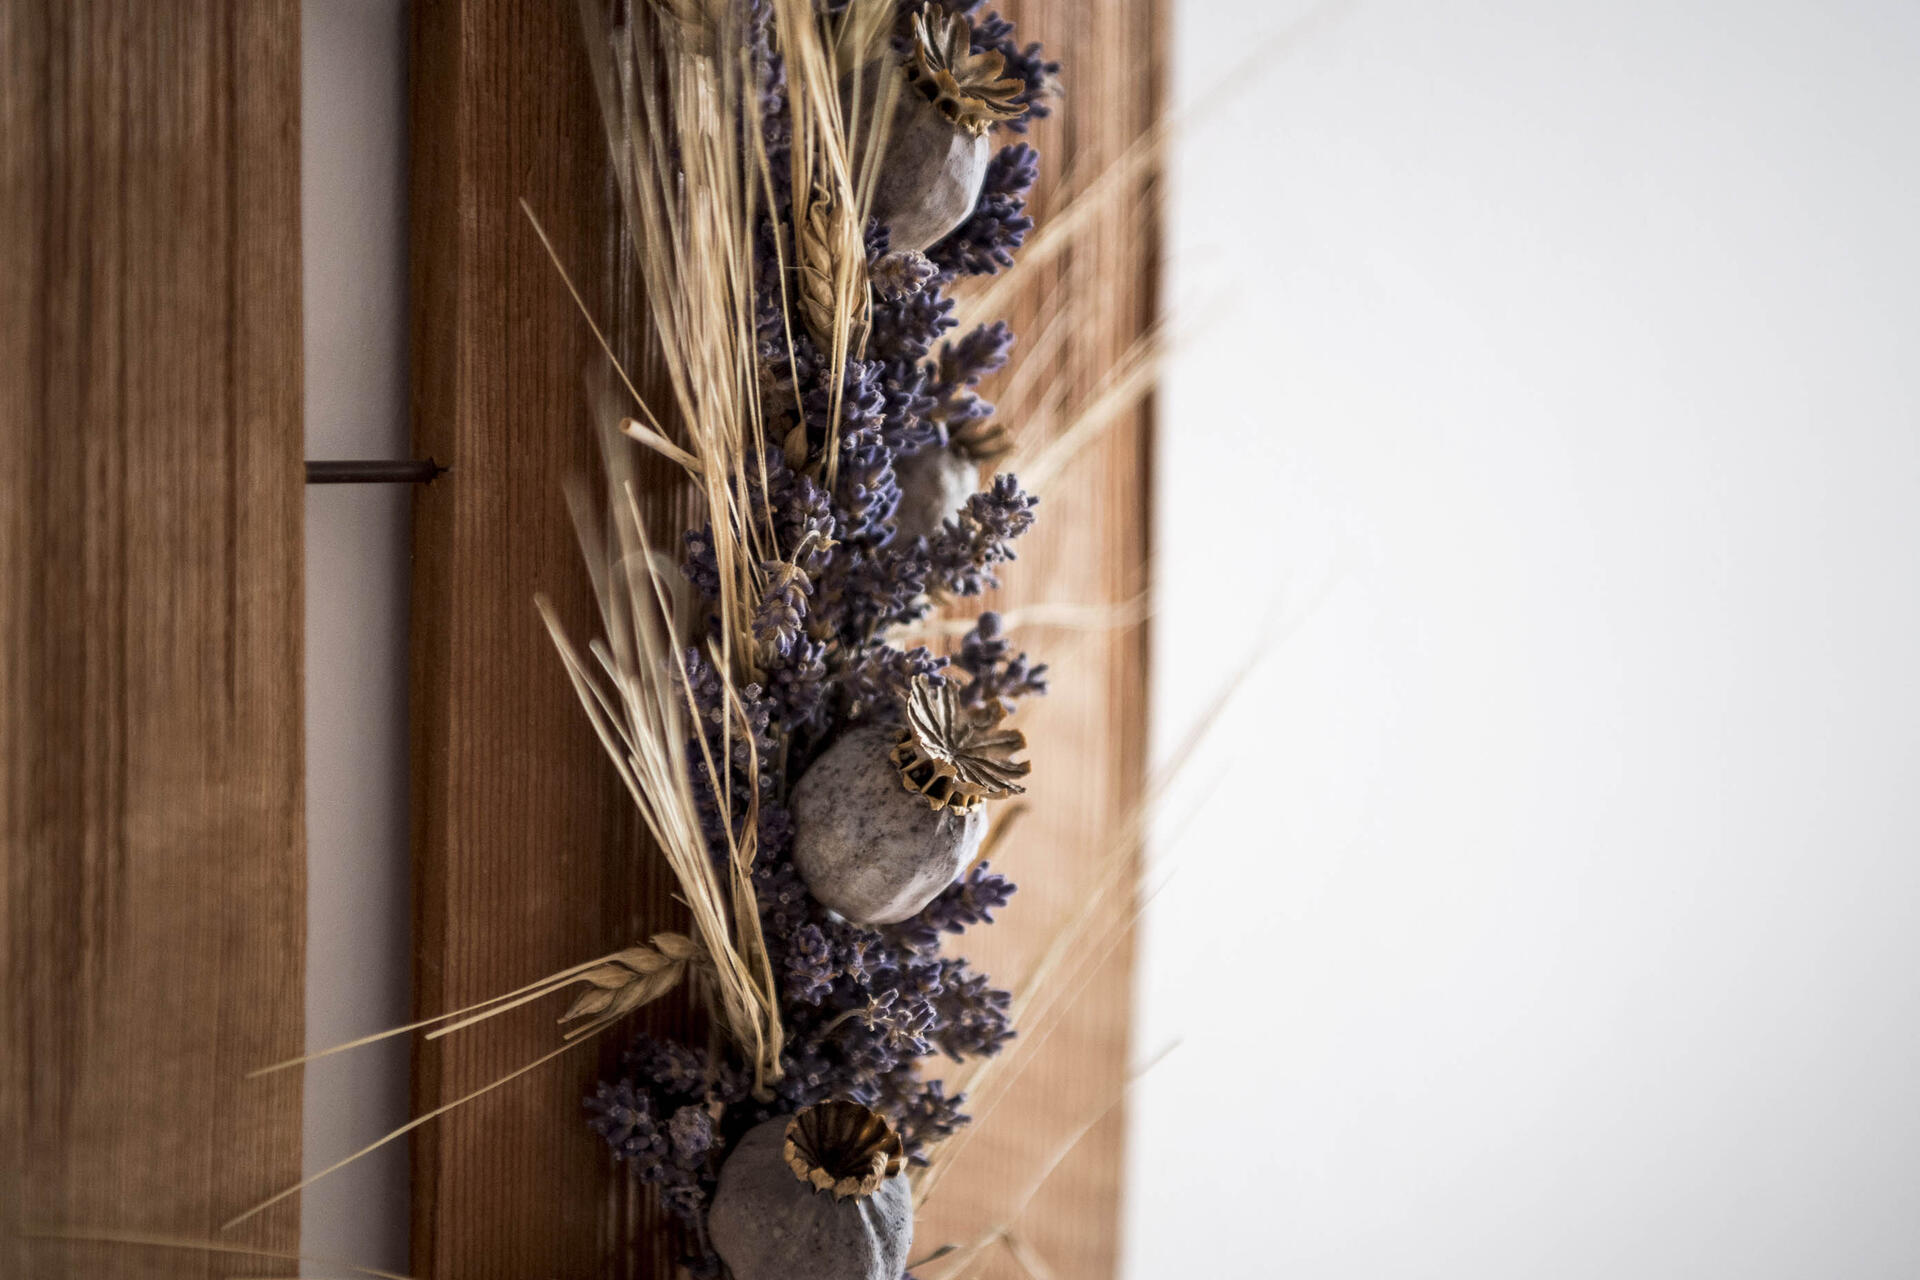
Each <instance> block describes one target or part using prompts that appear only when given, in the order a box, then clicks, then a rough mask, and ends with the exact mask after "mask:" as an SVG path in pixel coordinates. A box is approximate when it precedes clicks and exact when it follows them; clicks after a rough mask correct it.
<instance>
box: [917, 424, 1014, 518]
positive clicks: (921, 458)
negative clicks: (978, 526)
mask: <svg viewBox="0 0 1920 1280" xmlns="http://www.w3.org/2000/svg"><path fill="white" fill-rule="evenodd" d="M1012 449H1013V441H1012V438H1011V437H1010V436H1009V434H1008V432H1007V429H1006V428H1005V427H1004V426H1002V425H1000V424H999V423H997V422H994V421H992V420H991V419H976V420H975V421H972V422H969V423H967V424H965V425H964V426H962V427H960V428H959V429H958V430H956V431H955V432H954V433H953V436H952V438H951V439H950V440H949V441H948V443H947V446H946V447H945V448H932V449H923V450H921V451H920V452H919V453H916V454H914V455H913V456H912V457H910V458H897V459H895V460H894V464H893V476H894V482H895V483H896V484H898V485H899V486H900V502H899V504H898V505H897V506H895V507H894V510H893V528H894V538H895V539H896V540H897V541H899V542H909V541H911V540H913V539H914V538H930V537H932V536H933V535H934V533H935V532H937V531H938V530H939V528H940V526H941V525H942V524H944V523H946V521H948V520H950V519H952V518H953V517H955V516H957V515H959V514H960V509H961V508H962V507H964V506H966V505H967V499H968V498H971V497H972V496H973V495H974V494H975V493H978V492H979V490H980V468H981V467H982V466H984V465H986V464H987V463H990V462H994V461H996V460H998V459H1000V458H1003V457H1005V456H1006V455H1007V454H1008V453H1009V452H1011V451H1012Z"/></svg>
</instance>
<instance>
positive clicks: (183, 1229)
mask: <svg viewBox="0 0 1920 1280" xmlns="http://www.w3.org/2000/svg"><path fill="white" fill-rule="evenodd" d="M298 127H299V13H298V7H297V5H296V4H295V3H294V0H261V2H259V3H252V4H246V5H228V4H221V3H213V2H207V3H190V2H187V0H180V2H177V3H164V4H162V3H150V2H148V0H72V2H70V3H59V4H45V3H33V2H32V0H7V2H6V3H4V4H0V140H3V149H0V163H4V165H5V169H6V184H5V194H4V196H3V197H0V200H4V211H5V212H4V224H3V225H4V230H0V618H4V642H3V643H0V744H3V745H0V775H4V791H0V833H4V854H3V855H0V856H4V862H5V875H4V880H0V885H4V888H0V893H3V894H4V898H3V899H0V956H4V960H3V961H0V963H4V966H5V981H4V990H5V992H6V1022H5V1031H4V1033H0V1040H3V1041H4V1043H0V1057H4V1060H5V1069H6V1076H5V1078H4V1083H3V1085H0V1123H3V1124H4V1129H3V1130H0V1144H4V1145H3V1146H0V1273H4V1274H6V1275H8V1276H19V1277H40V1276H69V1275H103V1274H112V1275H116V1276H168V1277H171V1276H204V1275H231V1274H243V1275H244V1274H254V1275H259V1274H278V1273H281V1272H283V1271H286V1270H288V1269H289V1268H288V1266H287V1264H281V1263H275V1262H271V1261H267V1260H262V1259H249V1258H239V1257H231V1256H227V1257H222V1256H213V1255H207V1254H198V1253H191V1252H163V1251H158V1250H151V1249H130V1248H126V1247H123V1246H106V1245H84V1246H80V1245H71V1244H62V1243H52V1242H46V1241H35V1240H28V1239H24V1238H23V1237H22V1235H21V1232H22V1231H23V1229H27V1228H47V1227H114V1228H121V1229H138V1230H145V1231H154V1232H165V1233H168V1234H172V1235H176V1236H185V1237H199V1238H202V1239H211V1238H213V1236H214V1235H215V1233H216V1229H217V1226H218V1224H219V1223H220V1222H221V1221H223V1220H224V1219H225V1218H226V1217H228V1216H229V1215H231V1214H233V1213H235V1212H237V1211H238V1210H239V1209H241V1208H243V1207H245V1206H246V1205H248V1204H249V1203H251V1202H252V1201H254V1200H255V1199H257V1198H259V1197H260V1196H262V1195H263V1194H264V1193H266V1192H268V1191H271V1190H275V1189H277V1188H278V1187H280V1186H284V1185H286V1184H288V1183H291V1182H292V1181H294V1180H295V1179H296V1178H298V1176H299V1172H300V1092H299V1082H298V1080H297V1078H294V1077H292V1076H282V1077H279V1078H276V1079H273V1080H268V1081H260V1082H253V1083H246V1082H243V1081H242V1079H241V1076H242V1074H243V1073H244V1072H245V1071H246V1070H247V1069H248V1068H251V1067H254V1066H257V1065H259V1064H260V1063H262V1062H267V1061H272V1060H274V1059H276V1058H279V1057H284V1056H287V1055H289V1054H291V1053H295V1052H298V1051H299V1047H300V1043H301V1027H302V1002H303V985H302V951H303V946H302V944H303V938H304V919H305V888H304V886H305V865H304V857H305V851H304V847H303V840H302V828H301V813H302V785H301V734H300V723H301V669H300V654H301V644H300V628H301V590H300V565H301V555H300V520H301V489H300V485H301V472H300V456H301V438H300V401H301V384H300V367H301V365H300V294H299V285H300V245H299V189H298V184H299V150H298V146H299V138H298ZM297 1236H298V1210H297V1207H296V1206H295V1205H294V1204H292V1203H288V1204H285V1205H282V1206H280V1207H278V1208H277V1209H275V1210H274V1211H273V1212H271V1213H269V1214H267V1215H264V1216H263V1217H262V1218H260V1219H257V1220H255V1221H254V1222H251V1223H249V1224H248V1225H247V1227H246V1228H245V1229H243V1230H240V1231H237V1232H235V1233H234V1234H233V1235H232V1236H231V1237H230V1238H231V1239H233V1240H234V1241H235V1242H237V1243H255V1244H264V1245H270V1246H273V1247H278V1248H281V1249H287V1248H292V1247H293V1246H294V1245H295V1244H296V1242H297Z"/></svg>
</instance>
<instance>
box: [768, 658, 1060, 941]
mask: <svg viewBox="0 0 1920 1280" xmlns="http://www.w3.org/2000/svg"><path fill="white" fill-rule="evenodd" d="M903 710H904V713H905V720H906V727H905V728H904V729H897V728H890V727H886V726H881V725H863V726H861V727H859V728H855V729H850V730H848V731H847V732H846V733H845V734H842V735H841V737H840V739H839V740H838V741H837V742H835V743H834V744H833V745H832V746H831V747H829V748H828V749H827V751H826V753H825V754H824V755H822V756H821V757H820V758H819V759H818V760H816V761H814V762H813V765H812V766H811V767H810V768H809V769H808V770H807V772H806V774H805V775H804V776H802V777H801V779H800V782H799V785H797V786H796V787H794V789H793V802H792V809H793V865H794V867H795V868H796V869H797V870H798V871H799V872H800V875H801V878H802V879H804V880H805V881H806V882H807V890H808V892H810V893H812V894H813V896H814V898H815V899H816V900H817V901H818V902H819V903H820V904H821V905H822V906H825V907H828V908H830V909H831V910H833V911H836V912H838V913H839V914H840V915H841V916H844V917H845V918H846V919H848V920H851V921H853V922H854V923H855V924H867V925H872V924H897V923H899V922H900V921H902V920H905V919H907V918H908V917H910V916H912V915H914V914H916V913H917V912H919V911H920V909H921V908H922V907H925V906H926V905H927V904H928V903H929V902H931V901H933V899H934V898H935V897H937V896H938V895H939V893H940V891H941V890H942V889H945V888H946V887H947V886H948V885H950V884H952V883H953V880H954V877H955V876H957V875H959V874H960V872H961V871H962V870H963V869H965V867H966V865H967V864H968V863H969V862H972V861H973V858H974V855H975V854H977V853H979V851H980V843H981V841H982V840H983V839H985V838H986V834H987V813H986V805H985V803H984V802H985V801H986V800H990V799H997V798H999V797H1001V796H1006V795H1013V794H1016V793H1018V792H1019V791H1020V790H1021V789H1022V788H1021V787H1020V786H1019V785H1018V784H1017V783H1016V782H1015V781H1014V779H1016V778H1021V777H1024V776H1026V773H1027V771H1028V769H1029V768H1030V766H1029V765H1028V764H1027V762H1026V761H1024V760H1014V759H1013V758H1012V757H1013V754H1014V753H1015V752H1017V751H1019V750H1020V749H1021V748H1023V747H1024V746H1025V745H1026V737H1025V735H1024V734H1022V733H1021V732H1020V731H1019V730H1017V729H1001V728H999V722H1000V718H1001V715H1002V712H1001V710H1000V708H998V707H997V706H995V707H982V708H968V707H963V706H961V705H960V699H959V696H958V694H957V693H956V691H955V689H954V687H953V686H952V685H945V684H935V683H934V682H933V681H931V680H929V679H927V678H926V677H925V676H920V677H916V678H915V680H914V682H913V688H912V690H911V692H910V693H909V694H908V696H907V699H906V702H905V706H904V708H903Z"/></svg>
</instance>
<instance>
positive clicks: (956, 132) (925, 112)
mask: <svg viewBox="0 0 1920 1280" xmlns="http://www.w3.org/2000/svg"><path fill="white" fill-rule="evenodd" d="M873 71H874V73H876V74H877V73H878V72H879V68H878V67H876V68H874V69H873ZM892 74H895V75H903V74H904V73H902V72H900V71H899V70H897V69H895V70H894V71H893V72H892ZM991 157H992V144H991V143H990V142H989V141H988V139H987V135H986V134H984V133H973V132H971V131H970V130H968V129H966V128H964V127H962V126H960V125H958V124H955V123H954V122H953V121H952V120H950V119H948V118H947V117H946V116H945V115H944V114H943V113H942V112H941V110H940V108H939V107H937V106H935V105H934V104H933V103H932V102H929V101H928V100H927V98H926V96H925V95H924V94H922V93H921V92H920V91H919V90H918V89H916V88H914V87H913V86H912V85H906V84H903V85H901V86H900V92H899V95H898V105H897V106H895V108H894V111H893V124H892V126H891V128H890V129H889V130H888V133H887V150H886V155H885V157H884V159H883V161H882V163H881V166H880V174H879V177H878V180H877V181H876V182H875V184H874V189H873V207H872V213H873V216H874V217H876V218H878V219H879V220H880V221H882V222H884V223H886V224H887V230H888V232H889V233H890V235H891V239H890V241H889V243H890V245H891V247H892V248H894V249H895V250H901V249H925V248H927V247H928V246H930V245H932V244H935V243H936V242H938V241H939V240H941V239H942V238H944V237H945V236H946V235H947V233H948V232H950V231H952V230H953V229H954V228H955V227H957V226H959V225H960V224H961V223H962V222H965V221H966V220H967V217H968V215H970V214H971V213H972V212H973V206H974V205H975V204H976V203H977V202H978V201H979V199H980V186H981V184H982V183H983V182H985V181H986V177H987V161H988V160H989V159H991Z"/></svg>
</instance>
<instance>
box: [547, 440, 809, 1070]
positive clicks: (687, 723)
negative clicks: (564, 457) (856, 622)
mask: <svg viewBox="0 0 1920 1280" xmlns="http://www.w3.org/2000/svg"><path fill="white" fill-rule="evenodd" d="M627 458H628V455H627V453H626V452H625V450H624V449H622V448H621V446H620V442H619V439H618V437H611V438H609V440H608V447H607V450H606V466H607V485H608V502H607V505H606V509H605V513H604V520H605V526H606V527H605V531H604V533H602V531H601V529H600V526H599V523H598V521H599V519H600V517H598V516H597V514H596V511H595V506H594V504H593V503H592V502H591V501H589V500H588V499H587V498H586V497H585V496H584V495H583V494H582V493H580V492H579V491H576V492H575V493H574V494H573V495H572V496H573V506H574V520H575V524H576V526H577V527H578V530H579V533H580V544H581V551H582V554H583V556H584V558H585V561H586V564H587V568H588V572H589V574H590V576H591V578H592V581H593V588H594V597H595V599H596V601H597V602H598V604H599V610H600V625H601V633H602V634H601V638H600V639H598V640H595V641H593V642H592V643H591V644H589V645H588V646H587V649H586V651H585V652H584V653H583V652H582V651H581V650H580V649H579V648H578V647H576V646H575V645H574V643H573V642H572V640H570V639H569V638H568V636H567V633H566V630H565V628H564V627H563V626H562V625H561V623H560V621H559V619H558V618H557V617H556V616H555V614H554V612H553V609H552V607H551V606H550V605H549V604H548V603H547V601H545V600H544V599H543V600H541V601H539V602H538V603H539V606H540V612H541V616H542V617H543V618H545V619H546V623H547V628H548V630H549V631H550V632H551V633H552V636H553V640H554V644H555V645H556V646H557V647H558V648H559V651H560V654H561V657H562V658H563V659H564V661H565V662H566V665H567V674H568V676H569V677H570V678H571V679H572V681H573V686H574V692H575V693H576V694H578V695H579V698H580V705H581V706H582V707H584V708H585V709H586V712H587V718H588V720H589V721H590V722H591V723H592V724H593V727H594V732H595V733H596V734H598V735H599V738H600V742H601V745H602V746H604V747H605V748H606V751H607V755H608V757H609V759H611V760H612V762H613V765H614V768H615V770H616V772H617V773H618V774H619V776H620V780H621V782H623V783H624V784H625V785H626V788H627V793H628V795H630V796H631V797H632V798H633V802H634V806H635V808H637V809H638V810H639V811H640V816H641V819H642V821H644V822H645V823H646V826H647V830H648V832H649V833H650V834H651V835H652V836H653V838H654V840H655V842H656V843H657V844H658V845H659V847H660V850H661V852H662V854H663V855H664V856H665V857H666V859H667V864H668V865H669V866H670V867H671V868H672V869H673V873H674V878H675V879H676V880H677V881H678V882H679V885H680V891H681V895H682V897H683V898H684V899H685V901H686V904H687V907H688V909H689V911H690V912H691V913H692V916H693V937H694V939H695V940H697V943H698V946H699V947H700V948H701V949H702V950H704V952H705V954H706V957H707V960H708V961H709V962H710V963H711V965H712V972H713V982H712V984H711V986H712V997H713V999H714V1000H715V1001H716V1003H717V1005H718V1008H717V1010H716V1012H717V1013H718V1015H719V1017H720V1020H721V1022H722V1024H723V1025H724V1026H725V1027H726V1029H727V1031H728V1033H729V1034H730V1035H731V1036H732V1038H733V1040H734V1042H735V1043H736V1044H738V1045H739V1047H740V1050H741V1052H742V1054H743V1055H744V1056H745V1058H746V1060H747V1061H748V1062H749V1063H751V1064H752V1066H753V1071H754V1078H755V1083H756V1087H764V1086H765V1084H766V1083H767V1082H768V1081H771V1080H777V1079H779V1077H780V1048H781V1043H782V1039H783V1037H782V1033H781V1027H780V1013H779V1005H778V995H777V988H776V986H775V982H774V976H773V968H772V964H771V962H770V961H769V959H768V957H767V950H766V944H765V940H764V939H763V938H762V937H761V933H760V914H759V907H758V904H757V902H756V901H755V898H754V893H753V872H752V868H753V858H754V839H753V832H754V831H755V829H756V824H755V823H754V821H753V820H752V819H753V815H752V814H751V813H748V814H745V815H737V816H738V817H739V818H740V819H742V820H739V821H736V820H735V819H736V815H734V814H732V813H730V812H727V811H726V807H727V806H728V805H729V804H730V800H729V797H730V796H731V795H732V787H731V785H730V779H729V777H728V774H729V771H730V769H731V767H732V763H731V753H730V752H722V753H719V754H718V755H717V757H716V753H714V752H713V751H711V750H709V749H708V747H707V745H706V743H707V739H706V737H705V736H704V735H702V734H700V733H697V732H696V731H695V729H694V725H695V723H696V721H697V718H698V711H697V709H696V707H695V706H694V703H693V692H692V688H691V680H690V676H689V672H688V669H687V660H686V650H685V648H684V647H683V645H682V643H681V630H680V627H679V625H678V623H677V621H676V619H677V617H678V616H679V615H680V614H681V613H683V612H684V606H683V604H682V603H681V602H680V601H679V599H678V590H679V575H678V573H677V572H675V570H674V569H673V567H672V565H671V564H670V563H668V562H666V561H665V558H664V557H661V556H658V555H657V554H656V553H655V551H654V549H653V547H652V545H651V543H650V542H649V541H648V538H647V531H646V527H645V524H644V522H643V521H642V519H641V515H640V507H639V502H638V499H637V498H636V496H635V493H634V488H633V484H632V482H631V479H630V478H629V477H628V475H627V474H626V470H625V464H626V460H627ZM722 643H723V642H716V648H718V647H720V645H721V644H722ZM714 656H715V657H716V659H719V658H720V656H721V655H720V654H718V653H716V654H715V655H714ZM720 669H722V670H724V669H725V668H724V667H721V668H720ZM735 707H736V708H737V703H736V704H735ZM731 719H732V717H729V720H731ZM730 728H732V729H738V728H739V726H738V725H731V726H730ZM744 740H745V741H746V743H747V744H748V745H749V746H751V741H752V739H751V735H744ZM690 741H695V742H698V743H700V745H701V750H700V753H699V759H698V760H697V762H694V764H693V765H692V766H690V764H689V761H688V757H687V750H686V744H687V743H688V742H690ZM748 756H749V760H750V761H752V753H751V751H749V753H748ZM693 767H697V768H700V769H702V770H703V771H704V774H705V781H706V783H707V785H708V786H709V787H710V788H711V789H712V794H714V795H716V796H719V797H721V801H720V803H721V805H722V810H723V813H722V816H723V818H724V819H725V823H724V825H725V827H726V832H727V841H728V850H727V859H726V867H725V870H724V874H723V872H722V870H721V869H720V868H718V867H716V865H715V859H714V858H713V857H712V856H710V855H709V852H708V847H707V839H706V835H705V833H704V832H703V831H702V829H701V824H700V818H699V808H698V806H697V804H696V803H695V800H694V795H693V774H692V768H693ZM748 767H749V769H750V770H757V767H758V766H757V762H753V763H750V764H749V766H748ZM752 790H753V789H750V790H749V794H752ZM658 941H659V940H658V939H656V943H657V942H658ZM663 950H664V948H663ZM634 1007H637V1005H635V1006H634ZM616 1016H617V1015H616Z"/></svg>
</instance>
